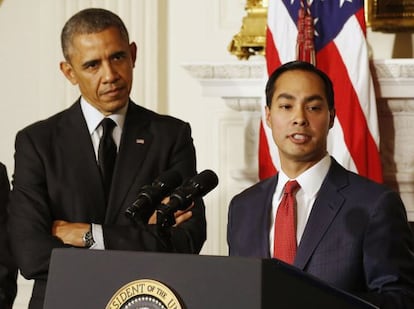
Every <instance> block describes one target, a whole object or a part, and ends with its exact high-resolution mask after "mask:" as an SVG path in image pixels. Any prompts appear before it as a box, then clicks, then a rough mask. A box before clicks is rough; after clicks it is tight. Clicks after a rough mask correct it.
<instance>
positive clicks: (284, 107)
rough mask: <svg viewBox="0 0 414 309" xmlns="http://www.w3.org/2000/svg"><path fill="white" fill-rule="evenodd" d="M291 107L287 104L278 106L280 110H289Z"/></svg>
mask: <svg viewBox="0 0 414 309" xmlns="http://www.w3.org/2000/svg"><path fill="white" fill-rule="evenodd" d="M291 107H292V106H291V105H289V104H280V105H279V108H280V109H290V108H291Z"/></svg>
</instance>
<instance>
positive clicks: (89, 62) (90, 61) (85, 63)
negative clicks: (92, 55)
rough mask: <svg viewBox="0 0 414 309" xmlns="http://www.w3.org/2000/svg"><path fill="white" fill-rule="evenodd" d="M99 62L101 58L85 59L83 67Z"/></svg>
mask: <svg viewBox="0 0 414 309" xmlns="http://www.w3.org/2000/svg"><path fill="white" fill-rule="evenodd" d="M98 62H99V60H97V59H93V60H88V61H85V62H84V63H82V68H84V69H86V68H88V67H89V66H91V65H94V64H97V63H98Z"/></svg>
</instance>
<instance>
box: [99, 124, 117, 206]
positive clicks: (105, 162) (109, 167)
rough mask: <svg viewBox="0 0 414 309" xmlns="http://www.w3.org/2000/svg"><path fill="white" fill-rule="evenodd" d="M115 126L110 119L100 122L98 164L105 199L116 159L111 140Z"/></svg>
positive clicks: (113, 143) (114, 148)
mask: <svg viewBox="0 0 414 309" xmlns="http://www.w3.org/2000/svg"><path fill="white" fill-rule="evenodd" d="M115 125H116V124H115V122H114V121H113V120H112V119H111V118H104V119H103V120H102V121H101V126H102V128H103V134H102V137H101V140H100V142H99V148H98V164H99V169H100V170H101V175H102V180H103V185H104V188H105V195H106V197H107V198H108V196H109V191H110V188H111V180H112V173H113V171H114V165H115V159H116V145H115V142H114V140H113V138H112V130H113V129H114V127H115Z"/></svg>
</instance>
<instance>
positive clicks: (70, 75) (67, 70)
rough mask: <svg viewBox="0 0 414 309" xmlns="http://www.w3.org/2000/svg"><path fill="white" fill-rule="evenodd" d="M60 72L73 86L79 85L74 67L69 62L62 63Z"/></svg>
mask: <svg viewBox="0 0 414 309" xmlns="http://www.w3.org/2000/svg"><path fill="white" fill-rule="evenodd" d="M60 70H61V71H62V73H63V75H65V77H66V78H67V79H68V80H69V81H70V82H71V83H72V85H77V84H78V80H77V79H76V76H75V73H74V72H73V68H72V65H71V64H70V63H69V62H66V61H62V62H61V63H60Z"/></svg>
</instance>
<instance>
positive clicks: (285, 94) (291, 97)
mask: <svg viewBox="0 0 414 309" xmlns="http://www.w3.org/2000/svg"><path fill="white" fill-rule="evenodd" d="M293 98H294V96H293V95H291V94H289V93H286V92H282V93H280V94H279V95H278V96H277V97H276V99H277V100H278V99H293Z"/></svg>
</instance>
